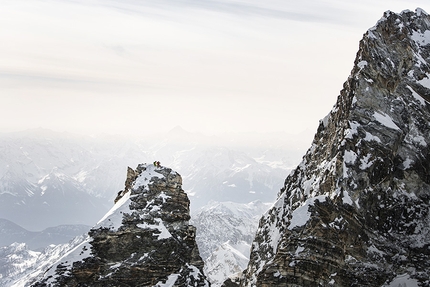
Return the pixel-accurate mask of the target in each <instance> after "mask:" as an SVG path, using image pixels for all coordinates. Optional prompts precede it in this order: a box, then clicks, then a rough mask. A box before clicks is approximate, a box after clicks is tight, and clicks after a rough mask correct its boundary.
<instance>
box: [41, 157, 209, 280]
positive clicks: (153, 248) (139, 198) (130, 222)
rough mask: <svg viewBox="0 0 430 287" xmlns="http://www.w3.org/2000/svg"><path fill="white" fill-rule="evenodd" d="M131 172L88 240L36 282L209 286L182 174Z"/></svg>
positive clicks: (156, 169) (152, 169) (153, 169)
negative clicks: (183, 187)
mask: <svg viewBox="0 0 430 287" xmlns="http://www.w3.org/2000/svg"><path fill="white" fill-rule="evenodd" d="M128 174H129V175H131V174H133V176H132V177H133V180H134V181H133V182H131V181H130V177H129V176H128V177H127V181H126V188H125V189H124V191H125V192H121V193H120V195H121V196H120V197H119V198H117V199H116V204H115V206H114V207H113V208H112V209H111V211H109V212H108V213H107V214H106V216H105V217H104V218H103V219H102V220H100V221H99V223H97V225H95V226H94V227H93V228H92V229H91V230H90V232H89V239H88V240H87V241H86V242H84V243H83V244H81V245H80V246H79V247H78V248H76V249H75V250H74V251H73V252H71V254H69V255H68V256H67V257H65V258H62V260H60V261H61V263H60V264H58V265H56V268H55V269H52V270H50V271H49V272H48V273H47V275H45V278H44V279H43V280H41V281H40V282H38V283H35V284H33V286H209V283H208V282H207V281H206V279H205V276H204V275H203V272H202V270H203V261H202V260H201V258H200V255H199V252H198V248H197V245H196V242H195V231H196V230H195V228H194V227H193V226H191V225H189V224H188V221H189V219H190V215H189V199H188V197H187V195H186V193H185V192H184V191H183V190H182V179H181V176H180V175H179V174H178V173H176V172H174V171H172V170H171V169H169V168H165V167H154V166H153V165H148V166H147V165H139V166H138V167H137V169H136V170H135V171H133V172H130V170H129V171H128ZM54 267H55V266H54Z"/></svg>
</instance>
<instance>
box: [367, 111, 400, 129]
mask: <svg viewBox="0 0 430 287" xmlns="http://www.w3.org/2000/svg"><path fill="white" fill-rule="evenodd" d="M373 116H374V117H375V119H376V120H377V121H378V122H379V123H381V124H383V125H384V126H386V127H388V128H391V129H393V130H400V128H399V127H398V126H397V125H396V124H395V123H394V122H393V119H392V118H391V117H390V116H389V115H387V114H384V113H382V112H381V113H378V112H376V111H375V112H374V113H373Z"/></svg>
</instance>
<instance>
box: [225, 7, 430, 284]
mask: <svg viewBox="0 0 430 287" xmlns="http://www.w3.org/2000/svg"><path fill="white" fill-rule="evenodd" d="M429 79H430V16H429V15H428V14H426V13H425V12H424V11H422V10H421V9H417V10H416V11H415V12H411V11H404V12H402V13H400V14H396V13H393V12H390V11H388V12H386V13H385V14H384V16H383V18H382V19H381V20H380V21H379V22H378V23H377V25H376V26H375V27H373V28H371V29H370V30H368V31H367V33H366V34H365V35H364V37H363V40H362V41H361V42H360V49H359V51H358V53H357V58H356V60H355V65H354V68H353V70H352V73H351V76H350V77H349V78H348V81H347V82H346V83H345V84H344V89H343V90H342V91H341V94H340V96H339V97H338V100H337V103H336V105H335V106H334V108H333V110H332V111H331V112H330V113H329V115H328V116H327V117H326V118H324V119H323V120H322V121H321V123H320V126H319V128H318V131H317V133H316V135H315V138H314V141H313V144H312V146H311V148H310V149H309V150H308V152H307V153H306V155H305V156H304V158H303V161H302V163H301V164H300V165H299V166H298V167H297V168H296V169H295V170H294V171H293V172H292V173H291V174H290V175H289V176H288V177H287V179H286V180H285V185H284V187H283V189H282V190H281V192H280V193H279V195H278V199H277V201H276V203H275V204H274V206H273V207H272V208H271V209H270V210H269V211H268V212H267V213H266V214H265V215H264V216H263V217H262V219H261V221H260V225H259V229H258V231H257V234H256V237H255V240H254V243H253V245H252V251H251V256H250V258H251V260H250V263H249V265H248V268H247V270H246V271H245V272H244V274H243V276H242V278H241V279H240V285H241V286H398V285H399V284H400V285H401V286H405V285H406V286H429V285H430V281H429V278H430V273H429V270H430V259H429V258H430V149H429V145H430V102H429V101H430V96H429V95H430V80H429ZM229 284H232V282H229ZM402 284H405V285H402Z"/></svg>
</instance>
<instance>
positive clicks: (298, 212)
mask: <svg viewBox="0 0 430 287" xmlns="http://www.w3.org/2000/svg"><path fill="white" fill-rule="evenodd" d="M316 200H319V201H320V202H325V200H326V196H325V195H318V196H316V197H312V198H308V199H307V200H306V201H305V202H304V203H303V204H302V206H300V207H298V208H296V209H295V210H294V211H293V213H292V217H291V220H290V224H289V225H288V229H289V230H292V229H293V228H294V227H298V226H303V225H305V224H306V222H308V220H309V218H310V215H311V214H310V212H309V206H312V205H314V204H315V201H316Z"/></svg>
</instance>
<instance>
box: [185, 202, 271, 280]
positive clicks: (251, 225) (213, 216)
mask: <svg viewBox="0 0 430 287" xmlns="http://www.w3.org/2000/svg"><path fill="white" fill-rule="evenodd" d="M270 205H271V204H268V203H262V202H260V201H254V202H250V203H246V204H245V203H235V202H211V203H210V204H208V205H206V206H204V207H202V208H200V209H199V210H197V211H196V213H194V214H192V220H191V223H192V224H193V225H194V226H195V227H196V228H197V233H196V241H197V244H198V246H199V250H200V254H201V256H202V259H203V260H204V262H205V268H204V271H205V274H206V276H208V279H209V281H210V282H211V284H212V286H220V285H221V283H222V282H223V281H224V280H225V279H226V278H228V277H229V276H231V275H233V274H235V273H237V272H240V271H242V270H243V269H245V267H246V265H247V264H248V261H249V252H250V248H251V243H252V240H253V238H254V235H255V231H256V229H257V226H258V219H259V218H260V217H261V215H262V214H263V213H264V212H265V211H266V210H267V209H268V208H269V206H270Z"/></svg>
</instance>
